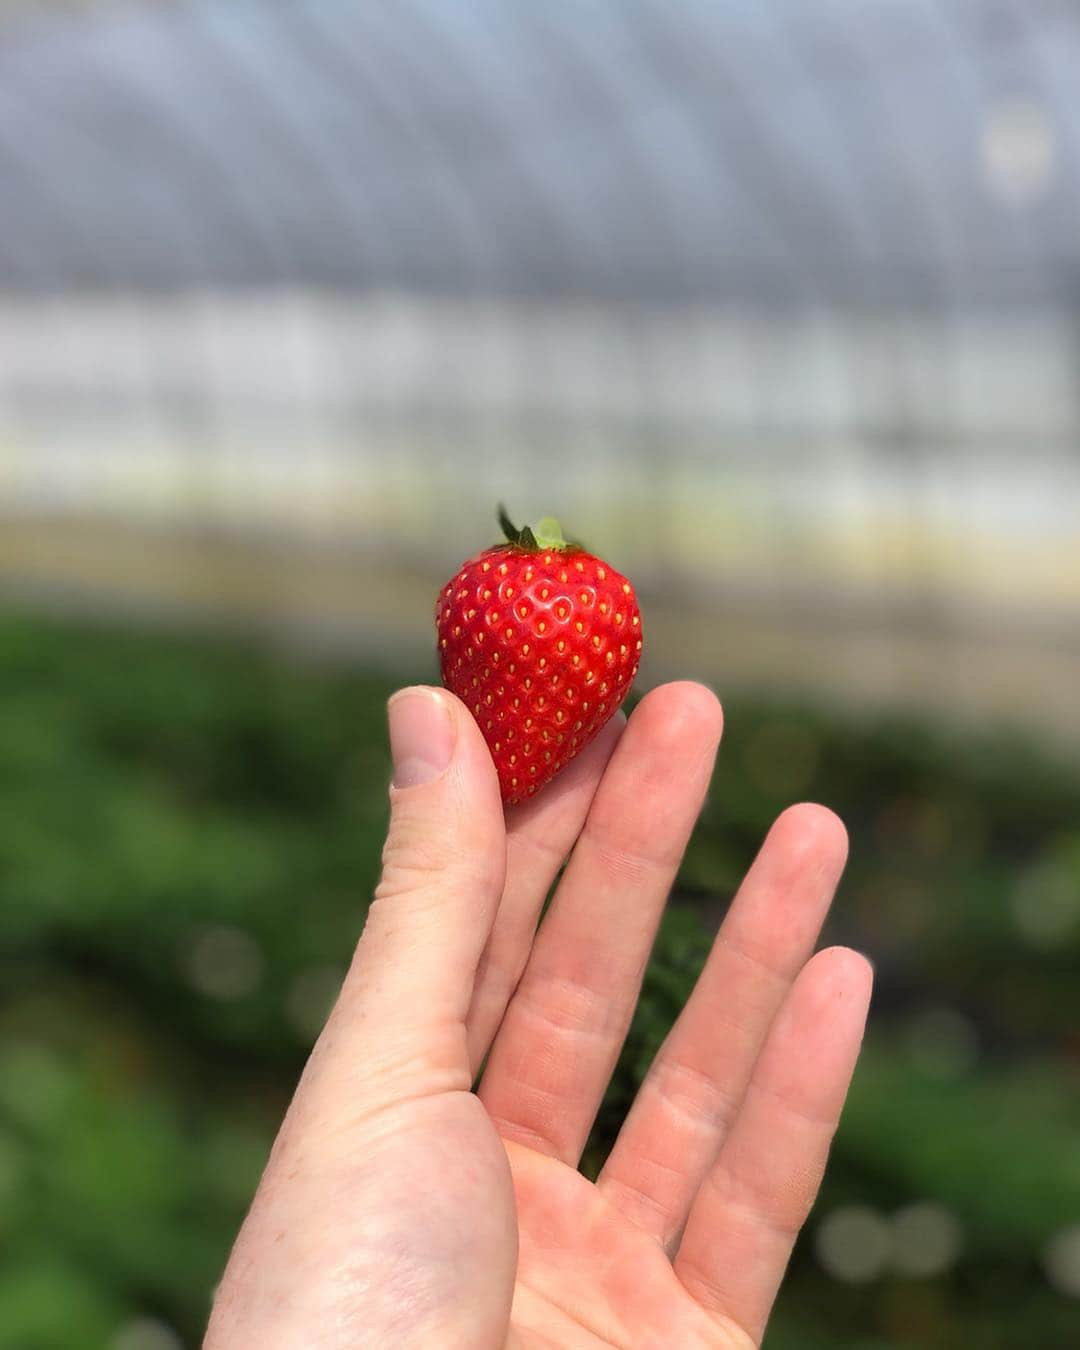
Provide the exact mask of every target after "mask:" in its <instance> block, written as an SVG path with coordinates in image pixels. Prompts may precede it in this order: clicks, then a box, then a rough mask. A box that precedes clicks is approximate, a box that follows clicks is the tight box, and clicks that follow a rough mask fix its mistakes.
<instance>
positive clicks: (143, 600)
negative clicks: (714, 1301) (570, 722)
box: [0, 0, 1080, 1350]
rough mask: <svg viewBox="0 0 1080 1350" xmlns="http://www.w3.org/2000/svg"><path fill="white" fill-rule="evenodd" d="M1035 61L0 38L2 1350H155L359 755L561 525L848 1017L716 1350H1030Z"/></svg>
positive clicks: (369, 12)
mask: <svg viewBox="0 0 1080 1350" xmlns="http://www.w3.org/2000/svg"><path fill="white" fill-rule="evenodd" d="M1078 76H1080V7H1078V6H1077V5H1076V4H1075V3H1073V2H1072V0H711V2H709V3H706V2H705V0H544V3H542V4H541V3H539V2H538V0H395V2H394V3H393V4H379V3H375V4H369V5H364V6H356V5H350V4H347V3H346V2H345V0H0V1215H2V1216H3V1217H2V1218H0V1257H2V1259H0V1350H103V1348H104V1350H183V1348H185V1347H187V1348H189V1350H193V1348H194V1347H195V1346H197V1344H198V1341H199V1337H200V1334H201V1329H202V1326H203V1324H204V1321H205V1318H206V1315H207V1311H208V1307H209V1300H210V1297H211V1293H212V1289H213V1286H214V1283H215V1281H216V1279H217V1278H218V1275H219V1273H220V1270H221V1267H222V1264H223V1262H224V1258H225V1255H226V1252H227V1249H228V1245H229V1243H230V1240H231V1237H232V1235H233V1233H234V1232H235V1229H236V1227H237V1225H238V1223H239V1220H240V1217H241V1216H242V1214H243V1212H244V1209H245V1206H246V1203H247V1201H248V1199H249V1198H250V1194H251V1191H252V1189H253V1187H254V1185H255V1182H256V1180H257V1178H258V1175H259V1172H260V1170H261V1166H262V1164H263V1161H264V1159H265V1156H266V1152H267V1149H268V1147H269V1144H270V1141H271V1139H272V1137H273V1134H274V1131H275V1128H276V1124H277V1122H278V1120H279V1118H280V1114H281V1112H282V1110H283V1107H284V1104H285V1102H286V1101H287V1099H288V1096H289V1094H290V1091H291V1088H292V1085H293V1083H294V1082H295V1078H296V1076H297V1073H298V1072H299V1069H300V1066H301V1065H302V1063H303V1060H304V1057H305V1054H306V1052H307V1050H308V1048H309V1047H310V1045H311V1043H312V1041H313V1038H314V1036H315V1035H316V1033H317V1030H318V1028H319V1025H320V1022H321V1019H322V1017H323V1016H324V1014H325V1011H326V1009H327V1007H328V1006H329V1003H330V1001H331V1000H332V998H333V996H334V993H335V991H336V988H337V986H338V984H339V982H340V979H341V976H342V973H343V970H344V967H345V964H346V962H347V960H348V957H349V954H350V951H351V948H352V945H353V943H354V941H355V938H356V935H357V933H358V931H359V928H360V926H361V924H362V922H363V912H364V905H365V901H366V897H367V896H368V895H369V893H370V890H371V887H372V885H373V883H374V879H375V874H376V866H377V859H378V852H379V847H380V844H381V834H382V830H383V827H384V823H385V785H386V782H387V779H388V763H387V756H386V751H385V746H384V728H383V718H384V714H383V702H384V699H385V697H386V695H387V693H388V692H389V690H390V689H392V688H393V687H394V686H395V685H396V684H398V683H401V682H406V681H414V680H425V679H432V678H434V677H435V676H436V666H435V662H434V657H433V650H432V649H433V629H432V622H431V611H432V605H433V600H434V595H435V592H436V589H437V587H438V586H439V584H440V583H441V582H442V581H443V580H444V578H445V576H446V575H447V574H449V573H450V571H451V570H452V569H453V567H454V566H455V564H456V563H457V562H458V561H459V560H460V559H461V558H462V557H464V556H465V555H467V554H469V553H471V552H474V551H475V550H476V549H477V548H479V547H481V546H484V545H486V544H488V543H490V542H494V541H495V535H496V531H495V528H494V504H495V502H496V501H497V500H499V499H502V500H505V501H506V502H507V503H508V505H509V506H510V508H511V511H512V513H513V514H514V515H515V517H517V518H523V519H528V518H535V517H537V516H539V515H541V514H545V513H548V512H553V513H556V514H558V515H560V516H561V517H562V518H563V520H564V523H565V524H566V525H567V527H568V529H570V530H571V531H572V532H573V533H574V534H576V535H578V536H580V537H584V538H585V539H586V541H587V542H588V543H589V544H590V545H591V546H592V547H593V548H594V549H595V550H596V551H598V552H600V553H602V554H604V555H605V556H607V557H609V558H610V559H611V560H612V561H613V562H614V563H615V564H616V565H617V566H618V567H619V568H620V569H621V570H623V571H626V572H628V573H629V574H630V575H631V576H632V577H633V578H634V580H635V582H636V583H637V584H638V587H639V593H640V598H641V601H642V608H643V613H644V624H645V632H646V652H645V662H644V664H643V667H642V676H641V680H640V688H641V689H645V688H648V687H649V686H650V685H652V684H655V683H657V682H658V681H660V680H662V679H664V678H667V677H669V676H672V675H678V676H684V677H696V678H700V679H704V680H707V681H709V682H711V683H712V684H713V685H714V686H715V687H716V688H717V689H718V690H719V692H720V693H721V695H722V697H723V699H724V702H725V705H726V709H727V722H728V731H727V734H726V740H725V748H724V750H723V752H722V758H721V763H720V766H719V768H718V771H717V775H716V780H715V783H714V787H713V791H712V794H711V797H710V801H709V805H708V807H707V809H706V812H705V815H704V817H703V819H702V822H701V825H700V827H699V830H698V832H697V835H696V836H695V839H694V842H693V844H692V846H691V850H690V853H689V855H688V858H687V861H686V864H685V866H684V868H683V873H682V876H681V878H680V882H679V885H678V887H677V891H676V895H675V897H674V899H673V906H672V910H671V913H670V915H669V917H668V919H667V920H666V921H665V925H664V928H663V931H662V933H661V935H660V939H659V941H658V944H657V949H656V953H655V957H654V961H653V963H652V965H651V967H650V970H649V973H648V976H647V979H646V985H645V996H644V999H643V1003H642V1007H641V1010H640V1014H639V1017H638V1020H637V1022H636V1023H635V1026H634V1029H633V1033H632V1035H631V1038H630V1041H629V1043H628V1046H627V1049H626V1052H625V1054H624V1056H623V1059H622V1061H621V1063H620V1066H619V1070H618V1074H617V1076H616V1079H615V1082H614V1083H613V1085H612V1090H611V1093H610V1095H609V1099H608V1101H607V1102H606V1104H605V1107H604V1109H603V1111H602V1112H601V1115H600V1118H599V1120H598V1122H597V1126H596V1131H595V1134H594V1138H593V1141H592V1143H591V1145H590V1149H589V1154H588V1157H587V1165H588V1166H589V1167H590V1168H595V1167H596V1166H597V1163H598V1160H599V1159H600V1158H602V1156H603V1153H604V1149H605V1148H606V1146H607V1145H608V1144H609V1143H610V1140H611V1138H612V1137H613V1131H614V1129H615V1127H616V1124H617V1121H618V1119H619V1116H620V1114H621V1112H622V1110H624V1109H625V1105H626V1102H627V1101H628V1100H629V1098H630V1096H631V1094H632V1092H633V1089H634V1086H635V1084H636V1083H637V1081H639V1079H640V1076H641V1074H642V1072H643V1070H644V1067H645V1065H646V1064H647V1063H648V1059H649V1056H650V1054H651V1052H652V1050H653V1049H654V1048H655V1046H656V1045H657V1044H658V1042H659V1040H660V1039H661V1037H662V1036H663V1034H664V1032H665V1030H666V1028H667V1026H668V1025H669V1024H670V1021H671V1019H672V1017H673V1015H674V1013H675V1011H676V1010H677V1009H678V1007H679V1006H680V1004H681V1002H682V1000H683V999H684V998H685V996H686V993H687V991H688V990H689V988H690V986H691V984H692V982H693V978H694V975H695V973H696V970H697V968H698V966H699V965H700V962H701V959H702V956H703V954H704V951H705V950H706V948H707V944H708V941H709V936H710V934H711V933H712V932H713V931H714V930H715V927H716V924H717V922H718V921H719V918H720V917H721V916H722V914H723V912H724V909H725V906H726V904H727V902H728V900H729V899H730V896H731V894H732V892H733V888H734V886H735V885H736V883H737V880H738V877H739V875H740V873H741V871H742V869H743V868H744V867H745V865H746V863H747V862H748V861H749V859H750V858H751V857H752V855H753V852H754V850H755V849H756V847H757V845H758V844H759V843H760V840H761V838H762V836H763V834H764V832H765V830H766V828H767V826H768V823H769V821H770V820H771V819H772V817H773V816H774V815H775V814H776V813H777V812H778V811H779V810H780V809H782V808H783V807H784V806H785V805H787V804H789V803H790V802H792V801H795V800H798V799H800V798H807V797H809V798H816V799H818V800H822V801H824V802H826V803H828V804H829V805H831V806H832V807H834V808H835V809H837V810H838V811H840V812H841V814H843V816H844V817H845V819H846V820H847V822H848V825H849V828H850V831H851V835H852V860H851V865H850V869H849V873H848V877H847V879H846V880H845V883H844V886H843V889H842V892H841V896H840V899H839V902H838V905H837V911H836V914H835V917H834V920H833V921H832V929H831V932H830V934H829V936H830V937H831V938H832V939H837V940H843V941H847V942H851V943H854V944H855V945H857V946H859V947H861V948H862V949H863V950H865V951H867V952H868V953H869V954H870V955H871V957H872V958H873V959H874V961H875V962H876V965H877V969H878V992H877V996H876V1003H875V1008H874V1013H873V1019H872V1028H871V1031H870V1034H869V1037H868V1044H867V1053H866V1056H865V1059H864V1061H863V1063H862V1066H861V1068H860V1070H859V1073H858V1076H857V1079H856V1082H855V1085H854V1088H853V1091H852V1097H851V1101H850V1105H849V1109H848V1113H847V1115H846V1117H845V1121H844V1124H843V1127H842V1129H841V1133H840V1136H839V1138H838V1141H837V1144H836V1148H835V1151H834V1158H833V1164H832V1168H831V1171H830V1174H829V1178H828V1181H827V1184H826V1187H825V1191H824V1193H823V1196H822V1199H821V1201H820V1203H819V1205H818V1207H817V1209H816V1211H815V1214H814V1216H813V1219H812V1222H811V1224H810V1225H809V1227H808V1230H807V1232H806V1234H805V1236H804V1238H803V1240H802V1241H801V1243H800V1246H799V1248H798V1251H797V1253H796V1257H795V1260H794V1262H793V1265H792V1270H791V1275H790V1279H789V1282H788V1284H787V1286H786V1287H785V1290H784V1292H783V1295H782V1297H781V1301H780V1304H779V1307H778V1310H777V1315H776V1318H775V1323H774V1326H773V1329H772V1331H771V1333H770V1336H769V1338H768V1341H767V1347H768V1350H831V1348H832V1347H851V1348H853V1350H924V1348H928V1350H937V1348H939V1347H940V1348H941V1350H946V1348H949V1350H952V1348H954V1347H957V1346H978V1347H986V1348H987V1350H996V1348H997V1347H1009V1350H1030V1348H1031V1347H1036V1346H1037V1347H1039V1348H1040V1350H1056V1348H1057V1347H1062V1348H1064V1347H1074V1346H1076V1345H1077V1344H1080V981H1078V979H1077V972H1078V961H1080V767H1078V765H1077V763H1076V752H1077V747H1078V743H1080V699H1078V697H1077V690H1078V689H1080V622H1078V620H1080V531H1078V529H1077V522H1078V519H1080V449H1078V445H1080V439H1078V432H1080V78H1078Z"/></svg>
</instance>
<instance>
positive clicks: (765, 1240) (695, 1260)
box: [675, 947, 873, 1344]
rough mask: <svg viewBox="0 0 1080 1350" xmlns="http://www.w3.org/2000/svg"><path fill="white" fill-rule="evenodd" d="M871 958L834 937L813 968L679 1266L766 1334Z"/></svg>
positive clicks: (860, 1012)
mask: <svg viewBox="0 0 1080 1350" xmlns="http://www.w3.org/2000/svg"><path fill="white" fill-rule="evenodd" d="M872 982H873V976H872V972H871V968H870V964H869V962H868V961H866V959H865V958H864V957H862V956H859V955H858V954H857V953H856V952H853V951H849V950H848V949H847V948H844V947H833V948H830V949H829V950H827V951H823V952H819V953H818V955H817V956H815V957H814V958H813V959H812V960H811V961H810V962H808V963H807V965H806V966H805V967H804V968H803V970H802V972H801V974H800V975H799V977H798V979H797V980H796V981H795V984H794V985H793V987H792V989H791V992H790V994H789V995H788V997H787V999H786V1000H785V1002H784V1005H783V1007H782V1008H781V1010H780V1012H779V1014H778V1015H777V1018H776V1021H775V1023H774V1024H773V1027H772V1030H771V1032H770V1033H769V1038H768V1040H767V1041H766V1043H765V1047H764V1049H763V1050H762V1052H761V1057H760V1059H759V1060H758V1063H757V1065H756V1067H755V1069H754V1073H753V1077H752V1078H751V1080H750V1085H749V1087H748V1089H747V1093H746V1097H745V1098H744V1101H743V1105H742V1109H741V1111H740V1112H739V1116H738V1119H737V1121H736V1122H735V1124H734V1125H733V1127H732V1129H731V1132H730V1134H729V1135H728V1137H727V1140H726V1141H725V1143H724V1146H723V1148H722V1149H721V1151H720V1155H719V1157H718V1158H717V1160H716V1163H715V1164H714V1166H713V1169H712V1171H711V1172H710V1173H709V1175H708V1177H707V1178H706V1179H705V1182H704V1183H703V1185H702V1187H701V1189H700V1191H699V1192H698V1195H697V1198H696V1199H695V1201H694V1204H693V1207H692V1209H691V1211H690V1218H689V1220H688V1222H687V1225H686V1230H685V1232H684V1234H683V1240H682V1243H681V1245H680V1247H679V1252H678V1255H677V1256H676V1258H675V1270H676V1273H677V1274H678V1276H679V1278H680V1280H681V1281H682V1283H683V1285H684V1286H685V1287H686V1289H687V1290H688V1292H689V1293H690V1294H691V1295H693V1297H694V1298H696V1299H697V1300H698V1302H699V1303H700V1304H701V1305H702V1306H703V1307H704V1308H705V1309H706V1310H707V1311H709V1312H712V1313H715V1314H716V1315H717V1316H719V1317H721V1318H723V1319H725V1320H730V1321H733V1322H735V1323H736V1324H737V1325H738V1326H740V1327H741V1328H742V1329H743V1330H744V1331H746V1332H747V1333H748V1334H749V1335H750V1336H752V1337H753V1339H754V1343H755V1344H758V1343H759V1342H760V1340H761V1337H762V1335H763V1333H764V1329H765V1323H766V1321H767V1320H768V1317H769V1312H770V1309H771V1308H772V1305H773V1301H774V1299H775V1298H776V1291H777V1289H778V1288H779V1285H780V1281H781V1279H782V1278H783V1274H784V1270H785V1269H786V1267H787V1263H788V1259H789V1257H790V1256H791V1249H792V1247H793V1246H794V1243H795V1238H796V1237H797V1236H798V1233H799V1230H800V1228H801V1227H802V1225H803V1223H804V1222H805V1221H806V1217H807V1215H808V1214H809V1212H810V1207H811V1206H812V1205H813V1203H814V1200H815V1198H816V1197H817V1192H818V1187H819V1186H820V1184H821V1178H822V1174H823V1173H824V1170H825V1161H826V1158H827V1156H828V1152H829V1146H830V1144H831V1143H832V1137H833V1134H834V1133H835V1131H836V1126H837V1123H838V1121H839V1118H840V1110H841V1108H842V1106H843V1104H844V1098H845V1096H846V1095H847V1089H848V1084H849V1083H850V1081H851V1075H852V1072H853V1070H854V1068H855V1061H856V1058H857V1057H858V1053H859V1046H860V1044H861V1041H862V1034H863V1028H864V1026H865V1023H866V1013H867V1009H868V1007H869V1003H870V989H871V984H872Z"/></svg>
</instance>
